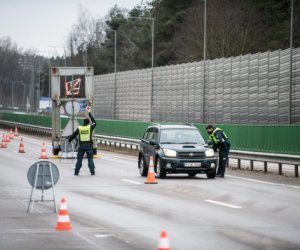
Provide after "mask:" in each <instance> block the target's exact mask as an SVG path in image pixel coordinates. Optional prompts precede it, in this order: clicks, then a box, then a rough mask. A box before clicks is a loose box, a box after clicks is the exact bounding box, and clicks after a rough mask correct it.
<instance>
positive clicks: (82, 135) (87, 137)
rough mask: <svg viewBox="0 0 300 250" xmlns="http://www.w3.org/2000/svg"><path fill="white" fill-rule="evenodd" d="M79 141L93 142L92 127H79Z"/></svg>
mask: <svg viewBox="0 0 300 250" xmlns="http://www.w3.org/2000/svg"><path fill="white" fill-rule="evenodd" d="M79 140H80V141H81V142H88V141H91V126H90V125H87V126H79Z"/></svg>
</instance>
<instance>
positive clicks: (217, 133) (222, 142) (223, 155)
mask: <svg viewBox="0 0 300 250" xmlns="http://www.w3.org/2000/svg"><path fill="white" fill-rule="evenodd" d="M206 131H207V133H208V134H209V138H210V139H211V141H212V143H213V150H214V151H215V152H217V151H218V150H219V167H218V171H217V175H216V176H218V177H224V176H225V168H226V162H227V160H228V154H229V149H230V141H229V139H228V137H227V136H226V134H225V133H224V132H223V130H222V129H220V128H215V127H214V126H213V125H211V124H209V125H208V126H207V127H206Z"/></svg>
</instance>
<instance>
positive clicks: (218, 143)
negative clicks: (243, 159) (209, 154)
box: [209, 128, 230, 151]
mask: <svg viewBox="0 0 300 250" xmlns="http://www.w3.org/2000/svg"><path fill="white" fill-rule="evenodd" d="M209 137H210V138H211V140H212V143H213V149H214V151H217V149H226V147H228V146H230V141H229V138H228V137H227V135H226V134H225V133H224V132H223V130H222V129H220V128H215V129H214V130H213V132H212V134H211V135H210V136H209ZM213 137H215V140H214V139H213Z"/></svg>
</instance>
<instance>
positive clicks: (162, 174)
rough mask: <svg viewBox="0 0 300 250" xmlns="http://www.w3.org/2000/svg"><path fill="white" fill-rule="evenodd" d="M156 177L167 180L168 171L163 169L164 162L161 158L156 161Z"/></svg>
mask: <svg viewBox="0 0 300 250" xmlns="http://www.w3.org/2000/svg"><path fill="white" fill-rule="evenodd" d="M155 169H156V175H157V177H158V178H161V179H162V178H165V177H166V170H165V169H164V168H163V165H162V161H161V159H160V158H158V159H157V160H156V167H155Z"/></svg>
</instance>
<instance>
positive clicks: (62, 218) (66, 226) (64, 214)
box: [55, 198, 72, 230]
mask: <svg viewBox="0 0 300 250" xmlns="http://www.w3.org/2000/svg"><path fill="white" fill-rule="evenodd" d="M55 228H56V229H57V230H71V229H72V224H71V222H70V216H69V212H68V209H67V203H66V200H65V198H62V199H61V201H60V207H59V211H58V221H57V223H56V227H55Z"/></svg>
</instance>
